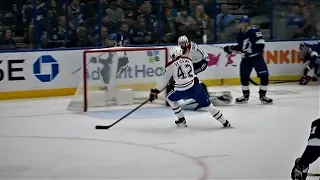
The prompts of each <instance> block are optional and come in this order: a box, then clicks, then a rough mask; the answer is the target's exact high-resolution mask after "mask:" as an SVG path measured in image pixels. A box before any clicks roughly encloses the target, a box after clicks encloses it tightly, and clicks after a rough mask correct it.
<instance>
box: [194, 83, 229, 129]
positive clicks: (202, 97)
mask: <svg viewBox="0 0 320 180" xmlns="http://www.w3.org/2000/svg"><path fill="white" fill-rule="evenodd" d="M198 86H199V88H197V91H196V93H195V97H194V99H195V100H196V101H197V102H198V103H199V106H201V107H203V109H206V110H207V111H208V112H210V113H211V114H212V116H213V117H214V118H215V119H216V120H218V121H219V122H220V123H221V124H222V125H223V127H230V126H231V124H230V123H229V121H228V120H227V119H226V118H225V117H224V116H223V114H222V113H221V111H220V110H218V109H216V108H215V107H214V106H213V105H212V104H211V102H210V101H209V98H208V96H207V94H206V93H205V91H204V90H203V89H202V88H201V86H200V84H198Z"/></svg>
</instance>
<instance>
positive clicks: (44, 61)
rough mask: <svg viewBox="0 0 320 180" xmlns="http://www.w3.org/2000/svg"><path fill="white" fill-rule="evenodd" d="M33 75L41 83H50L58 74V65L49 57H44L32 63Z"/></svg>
mask: <svg viewBox="0 0 320 180" xmlns="http://www.w3.org/2000/svg"><path fill="white" fill-rule="evenodd" d="M33 74H34V75H35V76H36V77H37V78H38V79H39V80H40V81H41V82H51V81H53V80H54V78H55V77H56V76H57V75H58V74H59V64H58V62H57V61H56V60H55V59H54V58H53V57H52V56H50V55H44V56H41V57H39V58H38V59H37V61H36V62H34V63H33Z"/></svg>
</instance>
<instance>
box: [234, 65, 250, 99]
mask: <svg viewBox="0 0 320 180" xmlns="http://www.w3.org/2000/svg"><path fill="white" fill-rule="evenodd" d="M251 71H252V64H251V63H250V62H249V61H248V60H242V61H241V63H240V81H241V85H242V93H243V96H241V97H238V98H236V101H235V102H236V103H238V104H240V103H247V102H248V100H249V96H250V88H249V78H250V74H251Z"/></svg>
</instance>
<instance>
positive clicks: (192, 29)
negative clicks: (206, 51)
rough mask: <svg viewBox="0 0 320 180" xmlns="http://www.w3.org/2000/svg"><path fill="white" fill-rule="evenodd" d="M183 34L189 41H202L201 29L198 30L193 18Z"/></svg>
mask: <svg viewBox="0 0 320 180" xmlns="http://www.w3.org/2000/svg"><path fill="white" fill-rule="evenodd" d="M185 35H186V36H187V37H188V38H189V40H191V41H195V42H202V36H203V31H200V29H199V28H198V26H197V22H196V21H195V20H193V21H191V22H190V24H189V26H188V27H187V32H186V34H185Z"/></svg>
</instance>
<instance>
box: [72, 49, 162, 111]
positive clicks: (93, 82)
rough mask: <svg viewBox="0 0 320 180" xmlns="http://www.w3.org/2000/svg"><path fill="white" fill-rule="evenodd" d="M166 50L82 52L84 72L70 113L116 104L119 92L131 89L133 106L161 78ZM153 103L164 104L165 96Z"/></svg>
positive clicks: (142, 99) (147, 93) (140, 100)
mask: <svg viewBox="0 0 320 180" xmlns="http://www.w3.org/2000/svg"><path fill="white" fill-rule="evenodd" d="M166 62H167V49H166V48H164V47H159V48H154V47H152V48H129V47H117V48H107V49H98V50H88V51H85V52H84V59H83V66H84V67H85V68H83V69H82V70H83V73H81V74H82V75H81V76H82V77H81V80H80V83H79V85H78V88H77V92H76V94H75V95H74V97H73V98H72V100H71V101H70V104H69V106H68V109H69V110H76V111H87V110H88V109H89V108H98V107H107V106H112V105H116V103H115V100H116V99H115V98H116V93H117V92H118V91H119V90H120V89H132V90H133V92H134V95H133V100H134V103H141V102H142V101H145V100H146V99H147V98H148V96H149V90H150V89H151V88H153V87H154V86H155V84H156V83H157V81H158V80H159V77H160V76H162V74H163V72H164V70H165V64H166ZM156 103H160V104H164V95H160V98H159V100H158V101H157V102H156Z"/></svg>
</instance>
